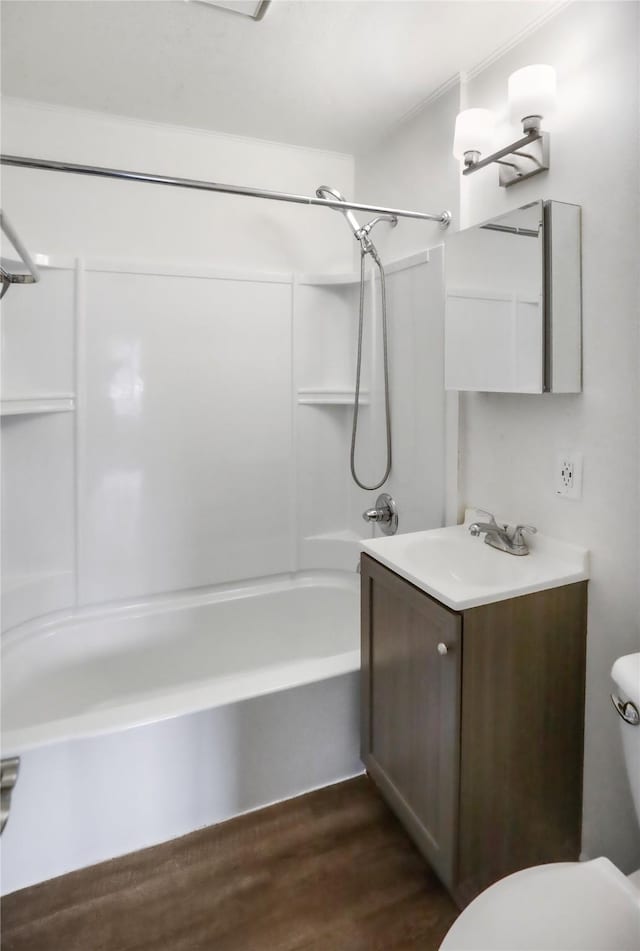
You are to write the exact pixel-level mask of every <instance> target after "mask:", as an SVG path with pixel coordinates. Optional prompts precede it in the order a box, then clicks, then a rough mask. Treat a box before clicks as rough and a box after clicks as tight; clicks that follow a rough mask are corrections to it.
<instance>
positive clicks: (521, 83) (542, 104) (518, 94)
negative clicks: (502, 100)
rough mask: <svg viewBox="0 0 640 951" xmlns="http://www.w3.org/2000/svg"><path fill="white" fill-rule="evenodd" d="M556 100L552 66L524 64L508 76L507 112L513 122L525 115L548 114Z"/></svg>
mask: <svg viewBox="0 0 640 951" xmlns="http://www.w3.org/2000/svg"><path fill="white" fill-rule="evenodd" d="M555 102H556V71H555V69H554V68H553V66H543V65H542V64H538V65H536V66H525V67H524V68H523V69H518V70H516V72H515V73H511V75H510V76H509V112H510V114H511V119H512V121H513V122H520V121H521V120H522V119H525V118H526V117H527V116H541V117H542V116H548V115H549V114H550V113H551V112H552V111H553V108H554V106H555Z"/></svg>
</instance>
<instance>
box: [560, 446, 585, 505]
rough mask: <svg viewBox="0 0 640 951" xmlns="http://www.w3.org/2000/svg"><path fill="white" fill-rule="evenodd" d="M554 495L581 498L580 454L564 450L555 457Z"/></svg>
mask: <svg viewBox="0 0 640 951" xmlns="http://www.w3.org/2000/svg"><path fill="white" fill-rule="evenodd" d="M556 495H559V496H561V497H562V498H563V499H579V498H582V453H581V452H574V451H573V450H564V451H562V452H559V453H558V455H557V456H556Z"/></svg>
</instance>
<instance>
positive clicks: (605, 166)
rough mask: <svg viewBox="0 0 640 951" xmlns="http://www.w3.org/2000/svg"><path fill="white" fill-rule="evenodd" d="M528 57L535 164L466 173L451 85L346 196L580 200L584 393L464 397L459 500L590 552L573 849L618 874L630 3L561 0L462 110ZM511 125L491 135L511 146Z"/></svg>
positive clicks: (632, 68) (483, 99)
mask: <svg viewBox="0 0 640 951" xmlns="http://www.w3.org/2000/svg"><path fill="white" fill-rule="evenodd" d="M537 62H548V63H551V64H552V65H554V66H555V67H556V69H557V72H558V84H559V100H560V101H559V107H558V111H557V114H556V116H555V117H554V118H553V119H552V120H551V121H550V122H548V123H546V124H547V126H548V127H549V128H550V129H551V130H552V131H553V137H552V143H551V170H550V172H549V173H548V174H545V175H543V176H540V177H537V178H534V179H532V180H531V181H529V182H526V183H522V185H518V186H516V187H513V188H510V189H508V190H505V189H501V188H499V186H498V182H497V177H498V173H497V169H495V168H489V169H486V170H483V171H480V172H478V173H476V174H475V175H473V176H469V177H468V178H465V179H464V180H463V179H462V177H461V176H460V175H459V172H458V169H457V168H456V167H455V165H454V163H453V160H452V159H451V158H450V157H448V156H450V149H451V144H452V140H453V128H454V121H455V115H456V112H457V111H458V104H457V97H456V96H454V95H452V94H449V95H448V96H443V97H442V98H441V99H439V100H437V101H436V102H434V103H432V104H431V105H430V106H428V108H427V109H426V110H425V111H424V112H423V113H422V114H421V115H419V116H417V117H414V118H413V119H412V120H411V122H410V123H409V124H408V125H407V127H406V128H404V129H401V130H399V131H398V132H397V134H396V135H395V136H394V138H393V141H392V142H390V143H387V144H385V145H383V146H382V147H381V148H380V150H379V151H377V152H375V153H372V154H370V155H368V156H363V157H359V158H358V161H357V166H356V193H357V195H358V197H359V198H360V199H365V198H366V197H367V195H368V194H369V193H370V190H371V189H372V187H373V184H374V183H377V184H380V183H382V182H385V181H390V182H391V181H393V185H391V184H390V185H389V186H388V187H389V189H393V197H394V200H395V201H396V202H397V203H398V204H404V205H406V206H408V205H416V204H418V203H420V204H424V202H425V189H427V188H428V183H431V182H436V184H437V186H438V188H437V189H436V191H435V194H434V193H433V192H431V191H430V193H429V196H428V197H429V202H430V205H431V206H432V207H433V206H435V207H438V206H439V205H442V204H443V202H444V203H449V204H451V205H453V206H454V210H455V204H456V202H455V200H454V199H452V197H451V194H452V189H455V190H459V204H460V207H461V218H460V219H456V222H455V223H454V227H464V226H467V225H471V224H474V223H476V222H478V221H481V220H483V219H485V218H487V217H492V216H494V215H497V214H499V213H502V212H504V211H506V210H508V209H510V208H514V207H517V206H519V205H522V204H525V203H526V202H528V201H531V200H533V199H535V198H553V199H558V200H561V201H566V202H575V203H577V204H580V205H582V208H583V270H584V276H583V296H584V314H583V327H584V392H583V394H581V395H578V396H546V395H545V396H528V395H527V396H510V395H498V394H465V395H463V396H461V397H460V480H461V485H460V492H459V497H458V507H459V509H460V508H462V507H463V506H464V505H465V504H466V505H477V506H481V507H483V508H489V509H491V510H493V511H496V512H498V513H499V514H502V515H504V516H505V517H506V518H510V519H513V520H516V519H517V520H518V521H526V522H533V523H534V524H536V525H537V526H538V528H539V529H540V530H541V531H544V532H546V533H548V534H550V535H555V536H557V537H560V538H565V539H568V540H572V541H575V542H577V543H580V544H583V545H585V546H587V547H588V548H590V549H591V552H592V580H591V582H590V596H589V601H590V606H589V633H588V671H587V709H586V750H585V782H584V840H583V845H584V850H585V852H586V853H587V854H588V855H590V856H596V855H600V854H606V855H608V856H609V857H610V858H611V859H612V860H613V861H615V862H617V863H619V864H620V866H621V867H622V868H624V869H626V870H630V869H631V868H632V867H637V866H638V864H640V845H639V838H638V832H637V825H636V821H635V817H634V814H633V811H632V807H631V798H630V795H629V791H628V785H627V780H626V777H625V774H624V766H623V759H622V751H621V745H620V737H619V735H618V725H617V718H616V717H615V715H614V714H613V711H612V709H611V705H610V702H609V698H608V693H609V690H610V682H609V669H610V666H611V663H612V661H613V660H614V658H615V657H616V656H618V655H620V654H623V653H625V652H629V651H632V650H637V649H638V643H639V639H640V632H639V627H640V621H639V614H640V604H639V592H638V577H639V566H638V560H639V559H638V526H639V524H640V513H639V498H638V484H639V474H638V415H639V414H638V406H639V392H638V325H637V314H638V267H637V265H638V255H639V245H638V220H639V214H638V212H639V208H638V99H637V95H638V93H637V90H638V5H637V4H636V3H625V2H621V3H618V2H611V3H574V4H572V5H570V6H569V7H568V8H567V9H565V10H564V11H563V12H562V13H560V14H559V15H558V16H557V17H556V18H554V19H553V20H551V21H550V22H548V23H547V24H546V25H544V26H543V27H542V28H541V29H540V30H538V31H537V32H536V33H534V34H532V35H530V36H529V37H527V38H525V39H524V40H523V41H522V42H521V43H520V44H519V45H518V46H515V47H514V48H513V49H511V50H510V51H509V52H508V53H507V54H505V55H504V56H502V57H501V58H500V59H498V60H497V61H495V62H494V63H492V64H490V65H489V66H488V67H487V68H486V69H483V70H482V71H481V72H479V73H478V74H477V75H476V76H474V78H473V79H472V80H471V81H470V82H469V83H468V85H467V88H466V90H464V96H465V98H466V100H467V101H466V102H465V106H467V105H468V106H486V107H488V108H494V109H497V110H502V111H503V113H504V107H505V105H506V87H507V77H508V75H509V74H510V73H511V72H512V71H513V70H514V69H517V68H519V67H520V66H525V65H528V64H529V63H537ZM418 128H420V129H421V130H422V131H421V132H419V131H418ZM509 131H510V130H507V129H505V128H504V127H503V128H502V129H501V130H500V132H499V137H504V140H505V141H509V140H510V139H509V138H508V135H509ZM514 137H515V135H513V136H512V138H514ZM417 148H419V149H420V156H419V160H418V156H417V154H416V149H417ZM390 240H391V241H395V240H398V238H397V237H396V236H392V238H391V239H390ZM445 253H446V252H445ZM563 448H572V449H575V450H579V451H581V452H583V453H584V486H583V497H582V500H581V501H578V502H571V501H565V500H560V499H558V498H556V497H555V496H554V481H553V463H554V459H555V453H556V451H557V450H559V449H563Z"/></svg>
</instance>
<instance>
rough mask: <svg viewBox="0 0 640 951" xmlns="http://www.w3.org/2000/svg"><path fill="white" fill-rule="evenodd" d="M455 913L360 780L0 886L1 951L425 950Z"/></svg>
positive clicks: (365, 781)
mask: <svg viewBox="0 0 640 951" xmlns="http://www.w3.org/2000/svg"><path fill="white" fill-rule="evenodd" d="M456 915H457V909H456V907H455V905H454V904H453V902H452V900H451V899H450V898H449V896H448V894H447V893H446V892H445V890H444V889H443V888H442V886H441V885H440V884H439V882H438V880H437V879H436V878H435V876H434V875H433V874H432V872H431V871H430V870H429V868H428V867H427V866H426V864H425V862H424V861H423V859H422V858H421V857H420V855H419V854H418V853H417V852H416V850H415V849H414V847H413V845H412V844H411V842H410V841H409V839H408V838H407V836H406V835H405V833H404V831H403V830H402V828H401V827H400V826H399V824H398V823H397V821H396V819H395V818H394V817H393V816H392V815H391V813H390V812H389V810H388V809H387V807H386V806H385V805H384V803H383V802H382V800H381V799H380V798H379V797H378V795H377V794H376V793H375V791H374V789H373V787H372V785H371V784H370V782H369V780H368V779H367V778H366V777H360V778H358V779H354V780H350V781H349V782H346V783H340V784H338V785H336V786H330V787H328V788H327V789H322V790H319V791H318V792H313V793H309V794H308V795H306V796H300V797H299V798H297V799H292V800H289V801H288V802H285V803H280V804H278V805H276V806H269V807H268V808H266V809H262V810H260V811H259V812H254V813H251V814H250V815H246V816H240V817H239V818H237V819H232V820H231V821H229V822H225V823H222V824H220V825H218V826H213V827H211V828H208V829H204V830H202V831H200V832H194V833H192V834H191V835H187V836H184V837H183V838H180V839H175V840H174V841H172V842H168V843H165V844H163V845H159V846H155V847H154V848H151V849H145V850H144V851H141V852H135V853H133V854H131V855H126V856H124V857H122V858H119V859H114V860H112V861H110V862H104V863H103V864H101V865H95V866H93V867H92V868H90V869H84V870H82V871H79V872H72V873H71V874H70V875H65V876H63V877H61V878H57V879H53V880H52V881H49V882H45V883H44V884H42V885H36V886H34V887H33V888H27V889H24V890H23V891H20V892H14V893H13V894H12V895H8V896H7V897H6V898H4V899H3V901H2V949H3V951H200V949H207V951H414V949H415V951H418V949H420V951H432V949H436V948H437V947H438V946H439V944H440V942H441V941H442V938H443V937H444V935H445V933H446V931H447V929H448V928H449V926H450V925H451V923H452V922H453V920H454V919H455V917H456Z"/></svg>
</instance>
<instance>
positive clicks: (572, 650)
mask: <svg viewBox="0 0 640 951" xmlns="http://www.w3.org/2000/svg"><path fill="white" fill-rule="evenodd" d="M361 572H362V683H361V714H362V759H363V762H364V764H365V767H366V769H367V771H368V773H369V775H370V777H371V779H372V780H373V782H374V783H375V784H376V786H377V787H378V789H379V790H380V792H381V793H382V795H383V796H384V798H385V799H386V800H387V802H388V803H389V805H390V806H391V808H392V809H393V810H394V811H395V813H396V814H397V816H398V817H399V819H400V820H401V821H402V823H403V824H404V826H405V828H406V829H407V831H408V833H409V834H410V836H411V837H412V838H413V840H414V841H415V843H416V845H417V846H418V848H419V849H420V850H421V852H422V853H423V854H424V856H425V857H426V859H427V860H428V862H429V863H430V865H431V866H432V867H433V869H434V870H435V871H436V872H437V874H438V875H439V877H440V878H441V880H442V881H443V883H444V884H445V885H446V886H447V887H448V889H449V890H450V891H451V893H452V895H453V896H454V898H455V899H456V901H457V902H458V904H459V905H460V906H464V905H466V904H467V903H468V902H469V901H470V900H471V899H472V898H474V897H475V895H477V894H478V893H479V892H480V891H482V890H483V889H484V888H486V887H487V886H488V885H490V884H491V883H492V882H495V881H497V880H498V879H499V878H502V877H503V876H504V875H508V874H510V873H511V872H514V871H517V870H518V869H521V868H525V867H527V866H531V865H537V864H541V863H544V862H561V861H575V860H577V859H578V856H579V852H580V828H581V801H582V752H583V720H584V667H585V639H586V638H585V635H586V603H587V583H586V582H578V583H574V584H569V585H565V586H563V587H559V588H553V589H550V590H546V591H540V592H536V593H535V594H529V595H523V596H520V597H517V598H511V599H509V600H504V601H498V602H495V603H493V604H487V605H482V606H480V607H475V608H470V609H468V610H465V611H460V612H457V611H453V610H451V609H450V608H448V607H446V606H445V605H443V604H441V603H440V602H438V601H436V600H435V599H433V598H431V597H430V596H429V595H428V594H426V593H425V592H423V591H421V590H420V589H419V588H417V587H415V586H414V585H412V584H410V583H409V582H408V581H405V580H404V579H403V578H401V577H400V576H399V575H397V574H396V573H395V572H393V571H390V570H389V569H388V568H386V567H384V566H383V565H381V564H380V563H379V562H377V561H375V559H373V558H371V557H369V556H368V555H365V554H363V555H362V564H361Z"/></svg>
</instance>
